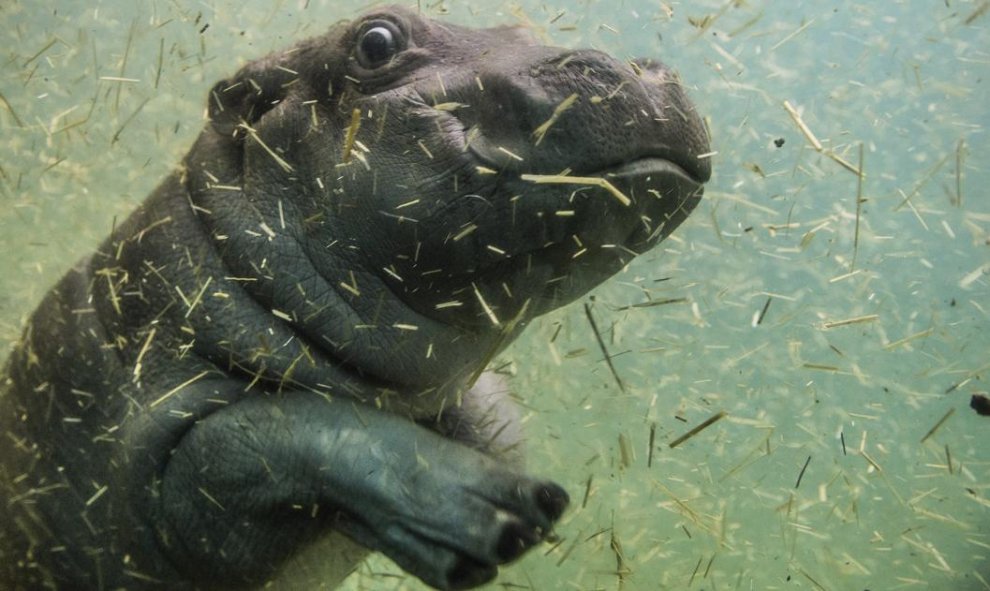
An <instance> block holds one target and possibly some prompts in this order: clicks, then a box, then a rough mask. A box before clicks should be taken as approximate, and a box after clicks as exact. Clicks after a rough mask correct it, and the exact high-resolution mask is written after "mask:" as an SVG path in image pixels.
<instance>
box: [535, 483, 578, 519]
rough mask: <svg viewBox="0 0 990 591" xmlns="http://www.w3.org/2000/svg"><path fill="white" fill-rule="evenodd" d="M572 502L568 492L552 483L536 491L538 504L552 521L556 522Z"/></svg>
mask: <svg viewBox="0 0 990 591" xmlns="http://www.w3.org/2000/svg"><path fill="white" fill-rule="evenodd" d="M570 502H571V498H570V497H569V496H568V495H567V491H565V490H564V489H562V488H561V487H559V486H557V485H556V484H553V483H552V482H551V483H548V484H543V485H541V486H540V488H539V489H538V490H537V491H536V503H537V504H538V505H539V506H540V509H542V510H543V513H544V514H546V516H547V517H548V518H549V519H550V521H556V520H557V518H559V517H560V516H561V515H562V514H563V513H564V509H566V508H567V504H568V503H570Z"/></svg>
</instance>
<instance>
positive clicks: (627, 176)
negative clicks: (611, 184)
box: [590, 156, 708, 192]
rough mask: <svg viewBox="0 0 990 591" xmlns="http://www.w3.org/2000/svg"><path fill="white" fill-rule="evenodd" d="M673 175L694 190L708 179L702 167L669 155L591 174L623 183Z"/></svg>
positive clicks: (640, 159) (630, 162)
mask: <svg viewBox="0 0 990 591" xmlns="http://www.w3.org/2000/svg"><path fill="white" fill-rule="evenodd" d="M667 175H671V176H673V177H676V178H677V179H678V180H679V181H680V182H681V183H685V184H686V187H685V188H689V189H690V190H691V191H692V192H693V191H697V190H698V189H700V188H701V186H702V185H703V184H704V183H705V181H707V180H708V178H707V175H706V174H705V171H704V169H703V168H702V167H700V166H698V165H691V164H689V163H688V162H687V159H681V158H677V159H672V158H670V157H669V156H643V157H641V158H637V159H635V160H632V161H625V162H622V163H620V164H616V165H613V166H609V167H606V168H604V169H602V170H600V171H598V172H596V173H592V174H591V175H590V176H593V177H601V178H604V179H605V180H612V179H619V180H622V181H625V182H624V183H623V184H632V183H635V182H636V181H637V180H642V181H645V182H650V181H651V180H653V178H654V177H657V178H659V177H663V176H667Z"/></svg>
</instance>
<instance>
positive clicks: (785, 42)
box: [0, 0, 990, 591]
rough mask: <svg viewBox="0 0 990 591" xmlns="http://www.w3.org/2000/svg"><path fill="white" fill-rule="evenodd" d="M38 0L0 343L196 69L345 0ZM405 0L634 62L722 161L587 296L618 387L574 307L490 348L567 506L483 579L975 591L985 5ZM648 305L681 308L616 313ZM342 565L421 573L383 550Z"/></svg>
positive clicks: (239, 57) (987, 207)
mask: <svg viewBox="0 0 990 591" xmlns="http://www.w3.org/2000/svg"><path fill="white" fill-rule="evenodd" d="M44 4H45V3H41V2H14V1H13V0H6V1H5V2H3V3H2V4H0V24H2V25H3V26H2V27H0V47H2V48H3V49H2V55H3V57H2V59H0V93H2V95H3V97H4V100H2V101H0V130H2V132H0V133H2V136H0V137H2V140H0V203H2V207H0V245H2V248H0V351H2V352H0V356H2V355H4V354H5V352H6V350H7V349H8V348H9V345H10V344H11V343H12V342H13V341H15V340H16V339H17V337H18V335H19V332H20V327H21V325H22V322H23V320H24V318H25V315H26V314H27V313H29V312H30V310H31V309H32V308H33V307H34V306H35V305H36V304H37V302H38V300H39V299H40V298H41V296H42V294H43V293H44V292H45V291H46V290H47V289H48V288H49V287H50V286H51V284H52V283H53V282H54V281H55V280H56V278H57V277H58V276H59V275H60V274H61V273H63V272H64V271H65V270H66V269H67V268H68V267H69V266H70V265H71V264H72V262H73V261H74V260H75V259H76V258H78V257H79V256H81V255H82V254H83V253H85V252H87V251H88V250H89V249H91V248H92V247H94V246H95V244H96V243H97V242H98V241H99V240H100V239H101V238H102V237H103V236H105V235H106V234H107V233H109V231H110V229H111V227H112V226H113V223H114V218H115V217H117V218H122V217H123V216H124V215H126V214H127V212H128V211H130V210H131V209H132V208H133V207H134V206H135V204H137V203H138V202H139V201H140V200H141V199H142V198H143V197H144V196H145V195H146V194H147V193H148V192H149V191H150V190H151V189H152V188H153V187H154V186H155V185H156V184H157V182H158V181H159V180H160V179H161V178H162V177H163V176H164V175H165V174H166V173H167V171H169V170H171V169H172V168H173V167H174V166H175V165H176V163H177V162H178V160H179V158H181V156H182V154H183V153H184V151H185V149H186V148H187V147H188V144H189V143H190V142H191V140H192V138H193V137H194V136H195V135H196V134H197V133H198V131H199V129H200V127H201V126H202V124H203V117H202V114H203V110H204V105H205V95H206V92H207V90H208V89H209V87H210V86H211V85H212V83H213V82H214V81H216V80H218V79H220V78H222V77H224V76H226V75H229V74H231V73H232V72H233V71H234V70H236V68H237V67H238V66H239V65H240V64H242V63H243V62H244V61H245V60H247V59H250V58H253V57H258V56H260V55H262V54H264V53H266V52H268V51H270V50H273V49H279V48H281V47H284V46H285V45H288V44H289V43H291V42H292V41H293V40H295V39H298V38H300V37H303V36H306V35H311V34H316V33H319V32H321V31H322V30H324V28H325V27H326V26H327V25H328V24H330V23H332V22H334V21H336V20H338V19H340V18H345V17H350V16H353V15H354V14H355V11H356V10H357V9H358V8H359V7H360V6H361V4H362V3H357V2H319V1H311V2H305V1H294V2H256V1H254V0H250V1H246V2H236V3H235V2H219V1H217V2H210V1H205V2H185V1H179V0H176V1H169V2H164V1H162V2H148V3H130V2H112V3H111V2H103V3H98V2H91V3H61V4H64V5H61V6H58V7H57V8H55V7H52V6H44ZM84 4H88V6H84ZM422 4H423V8H424V10H426V11H427V12H429V13H431V14H439V13H441V12H449V13H450V14H449V15H448V16H447V17H446V18H450V19H451V20H454V21H457V22H462V23H469V24H470V23H475V24H479V25H480V24H489V23H495V22H499V23H513V22H523V23H527V24H529V26H532V27H535V28H536V29H537V30H538V31H540V32H541V33H542V34H545V35H546V37H547V38H548V39H549V40H551V41H553V42H554V43H556V44H560V45H566V46H588V45H590V46H594V47H597V48H600V49H604V50H606V51H609V52H610V53H613V54H616V55H620V56H630V57H631V56H637V55H646V56H656V57H660V58H661V59H663V60H665V61H667V62H668V63H669V64H671V65H673V66H674V67H676V68H677V69H678V70H679V71H680V72H681V75H682V78H683V80H684V83H685V84H686V85H687V86H688V87H689V88H690V89H691V96H692V97H693V99H694V100H695V101H696V103H697V104H698V107H699V110H700V111H701V112H702V114H705V115H707V116H708V118H709V124H710V127H711V131H712V136H713V149H714V150H716V151H717V154H716V155H714V156H713V157H712V158H713V162H714V169H715V176H714V178H713V179H712V181H711V183H710V184H709V185H708V190H707V193H706V200H705V201H704V202H703V204H702V205H701V206H700V207H699V209H698V210H697V211H696V212H695V213H694V215H693V217H692V218H690V219H689V220H688V221H687V222H686V223H685V224H684V226H683V227H682V228H680V229H679V230H678V231H677V232H676V233H675V235H674V237H672V238H671V239H669V240H668V241H667V242H665V243H664V244H662V245H661V246H660V247H658V248H657V249H656V250H655V251H654V252H652V253H649V254H647V255H645V256H643V257H641V258H640V259H638V260H637V261H635V262H634V263H633V264H632V265H630V267H629V268H628V269H627V270H626V271H625V272H623V273H622V274H620V275H619V276H617V277H615V278H613V280H612V281H610V282H609V283H608V284H607V285H605V286H603V287H602V288H600V289H599V290H597V291H596V292H595V293H594V294H593V295H594V298H595V302H594V305H593V307H592V311H593V313H594V315H595V317H596V319H597V322H598V326H599V327H601V328H602V331H603V332H604V335H603V336H604V341H605V345H606V347H607V348H608V351H609V353H610V354H611V355H612V356H613V361H614V365H615V370H616V373H617V374H618V375H619V376H620V378H621V380H622V382H623V384H624V386H625V389H624V391H620V389H619V388H618V386H617V383H616V380H615V378H614V377H613V375H612V374H611V372H610V371H609V369H608V367H607V366H606V365H605V363H604V362H603V355H602V352H601V350H600V349H599V347H598V344H597V342H596V341H595V339H594V337H593V334H592V332H591V329H590V327H589V323H588V321H587V318H586V317H585V312H584V309H583V307H582V304H581V303H578V304H576V305H572V306H570V307H568V308H565V309H563V310H560V311H558V312H556V313H553V314H551V315H549V316H546V317H544V318H542V319H540V320H538V321H536V322H534V323H533V324H532V326H531V327H530V328H529V329H528V332H527V333H526V334H525V335H524V336H523V338H522V339H520V341H518V342H517V343H516V345H514V346H513V347H512V348H511V349H509V350H508V351H507V352H506V354H505V355H503V356H501V358H499V359H497V360H496V361H495V363H494V365H495V366H497V367H500V368H502V370H503V371H508V372H511V373H513V374H514V376H515V377H514V378H513V381H512V385H513V387H514V389H515V391H516V392H517V393H518V396H519V398H520V399H521V400H522V401H523V402H524V404H525V407H526V409H527V414H526V424H527V432H528V434H529V457H530V468H531V469H532V470H533V471H534V472H536V473H539V474H540V475H543V476H547V477H551V478H553V479H555V480H557V481H558V482H560V483H561V484H563V485H565V486H566V487H567V488H568V489H569V490H570V491H571V494H572V497H573V499H574V502H573V505H572V508H571V509H570V511H569V512H568V514H567V515H566V516H565V517H564V519H563V522H562V524H561V525H560V527H559V529H558V534H559V535H560V537H561V538H562V542H561V543H560V544H559V545H558V546H556V547H550V546H547V547H546V548H544V549H537V550H536V551H534V552H532V553H531V554H530V555H529V556H527V557H526V558H525V559H523V560H522V561H520V562H519V563H518V564H516V565H514V566H512V567H510V568H507V569H504V570H503V572H502V574H501V575H500V578H499V579H498V581H497V582H496V583H494V584H493V585H492V586H491V588H493V589H495V588H507V589H513V588H532V589H579V590H584V589H609V590H611V589H627V590H639V589H643V590H647V589H698V590H702V589H703V590H718V589H758V590H763V589H817V590H821V589H828V590H830V591H831V590H847V589H848V590H864V589H870V590H879V589H932V590H947V591H948V590H963V591H968V590H981V589H990V418H983V417H979V416H977V415H976V414H975V413H974V412H973V411H972V410H970V409H969V408H968V403H969V399H970V396H971V395H973V394H975V393H980V392H983V393H986V392H987V391H988V390H990V386H988V385H987V380H988V377H990V197H988V194H987V193H988V192H987V187H988V186H990V170H988V165H987V162H990V141H988V139H987V127H988V124H990V121H988V118H990V117H988V107H987V104H988V102H990V93H988V92H987V86H988V84H990V80H988V77H990V67H988V66H990V31H988V27H990V7H988V3H987V2H986V0H976V1H972V2H957V1H955V0H945V1H939V2H924V3H923V2H908V1H896V2H870V3H853V2H841V1H836V2H814V3H812V2H807V3H801V2H796V3H783V2H769V1H767V2H758V1H750V2H742V1H738V2H725V1H710V0H705V1H700V2H691V3H661V2H654V1H650V2H646V1H636V2H632V1H626V2H623V1H618V0H615V1H612V2H593V1H570V2H564V1H552V2H548V3H534V2H525V3H521V4H519V5H516V4H511V5H510V4H509V3H504V4H502V3H496V2H491V3H487V2H486V3H482V2H476V3H475V4H476V6H467V5H465V3H454V2H448V3H439V4H438V3H436V2H426V1H424V2H423V3H422ZM515 7H518V8H515ZM668 7H672V15H671V14H668V12H667V11H666V10H665V8H668ZM784 101H788V102H789V104H791V105H793V106H794V108H795V109H796V110H797V111H798V112H799V113H800V117H801V119H802V120H803V121H804V122H805V124H806V125H807V127H808V128H809V129H810V130H811V132H812V133H813V134H814V135H815V136H816V137H817V139H818V140H819V141H820V144H821V150H820V151H816V149H814V148H813V147H812V145H811V142H810V141H809V139H807V138H806V137H805V136H804V135H803V134H802V132H801V131H800V130H799V128H798V125H797V124H796V122H795V120H794V119H793V118H792V117H791V116H790V115H789V114H788V111H787V110H786V109H785V107H784ZM778 139H783V140H784V143H783V145H782V146H780V147H777V146H776V145H775V143H774V140H778ZM860 146H862V165H863V170H864V172H865V176H864V178H863V182H862V187H861V193H860V192H859V191H860V188H859V187H858V177H857V175H856V174H854V173H853V172H851V171H850V170H848V168H847V167H845V166H844V165H843V164H841V163H840V162H839V160H842V161H844V162H846V163H847V165H848V166H851V167H853V168H858V167H859V165H860ZM857 195H859V196H860V198H861V201H860V203H859V207H857ZM857 210H858V213H857ZM857 227H858V232H857ZM648 298H651V299H653V300H658V299H664V298H670V299H675V300H677V301H676V302H674V303H670V304H667V305H663V306H655V307H639V308H625V309H623V308H624V307H627V306H629V305H631V304H635V303H640V302H644V301H646V300H647V299H648ZM768 298H769V301H770V304H769V307H767V308H766V312H765V315H763V317H762V322H760V323H758V324H757V322H756V320H757V319H758V318H759V316H760V314H761V311H762V310H763V309H764V307H765V306H766V303H767V301H768ZM585 301H587V300H585ZM847 320H856V322H853V323H849V324H842V321H847ZM835 323H839V326H835V325H834V324H835ZM719 412H725V413H727V415H726V417H725V418H723V419H722V420H720V421H718V422H716V423H715V424H713V425H712V426H710V427H709V428H707V429H705V430H703V431H702V432H701V433H699V434H698V435H696V436H695V437H693V438H691V439H689V440H687V441H685V442H684V443H683V444H681V445H679V446H677V447H676V448H673V449H672V448H670V446H669V443H670V442H672V441H674V440H675V439H676V438H677V437H679V436H681V435H682V434H684V433H686V432H687V431H689V430H690V429H691V428H692V427H694V426H695V425H698V424H699V423H701V422H702V421H704V420H705V419H707V418H709V417H711V416H713V415H715V414H716V413H719ZM947 413H952V414H951V415H949V416H948V418H947V419H946V420H945V421H944V423H942V425H941V426H940V428H938V429H937V430H936V432H935V433H934V434H932V435H931V436H929V437H927V439H925V436H926V433H927V432H928V431H929V430H930V429H931V428H932V427H933V426H934V425H935V424H936V423H937V422H938V421H939V419H941V418H942V417H944V416H946V415H947ZM652 426H655V427H654V434H655V446H654V451H653V453H652V465H648V459H649V455H650V453H649V451H648V449H649V440H650V432H651V427H652ZM620 439H621V440H622V441H623V442H624V445H623V444H620ZM923 439H925V440H924V441H922V440H923ZM623 446H625V447H626V453H625V454H623V449H622V448H623ZM799 480H800V482H798V481H799ZM589 482H590V487H589V486H588V483H589ZM617 556H621V558H617ZM348 585H349V588H351V589H419V588H421V586H420V585H419V584H418V583H416V582H415V581H414V580H412V579H410V578H407V577H405V576H404V575H402V574H401V572H400V571H397V570H396V569H395V568H394V567H392V566H391V565H390V564H389V563H388V561H386V560H384V559H376V560H372V561H371V562H369V563H368V564H367V565H366V566H365V567H362V570H361V572H360V573H359V574H358V575H356V576H355V577H353V578H352V579H351V580H350V581H349V583H348Z"/></svg>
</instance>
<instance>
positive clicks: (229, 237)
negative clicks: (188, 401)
mask: <svg viewBox="0 0 990 591" xmlns="http://www.w3.org/2000/svg"><path fill="white" fill-rule="evenodd" d="M294 189H295V190H297V191H298V187H295V188H294ZM187 190H189V191H190V194H192V195H193V200H192V201H191V202H192V203H193V209H194V210H195V211H196V212H197V218H198V219H199V221H200V223H201V224H202V226H203V228H204V230H205V233H206V234H207V235H208V236H209V237H210V239H211V240H212V241H213V242H214V245H215V252H216V254H217V255H218V257H219V259H220V264H221V266H222V267H223V268H224V269H227V270H228V272H229V275H228V276H227V281H228V282H232V283H235V284H236V289H237V290H238V291H239V292H241V293H243V294H245V295H246V296H247V297H248V298H249V299H250V301H251V303H252V305H256V306H260V308H261V309H263V310H264V311H265V312H267V313H266V314H263V315H262V317H263V318H264V320H263V321H262V322H264V323H265V326H261V325H259V326H257V327H255V329H254V330H252V329H250V328H249V329H248V330H241V331H240V332H239V333H238V334H237V335H235V336H234V337H233V340H232V341H231V340H229V339H228V341H227V342H226V343H225V347H229V348H230V349H234V350H245V351H246V350H251V349H256V348H257V346H258V345H257V342H256V340H257V338H258V334H260V333H262V332H264V331H267V332H268V333H270V334H271V333H272V331H273V330H274V331H276V333H277V334H281V335H285V334H289V335H291V336H290V339H289V340H291V341H293V342H292V343H288V342H286V340H285V339H284V338H283V339H282V342H283V343H285V345H284V346H286V347H290V348H291V349H292V352H290V353H289V354H281V355H277V356H270V355H268V356H265V358H264V359H263V360H262V359H260V358H257V356H250V355H242V356H241V359H242V361H241V363H247V364H248V367H246V368H245V369H246V370H247V371H249V372H260V371H264V372H265V373H267V374H269V375H270V376H271V378H270V379H281V377H283V376H285V375H286V374H288V373H291V378H292V381H293V382H295V383H297V384H300V385H302V386H303V387H308V388H316V389H325V388H326V386H329V385H331V384H327V383H326V381H327V380H328V379H329V378H330V377H333V376H327V375H326V373H327V372H326V371H324V370H321V369H320V366H323V365H324V364H323V363H320V362H318V360H317V359H316V358H320V359H325V360H327V363H329V364H330V365H331V366H332V367H333V368H334V370H335V373H336V372H337V371H341V370H343V371H344V372H345V373H346V374H347V375H348V376H349V377H351V378H357V379H356V380H355V381H356V382H358V383H360V384H362V385H364V386H368V385H371V386H372V388H371V389H370V391H369V389H367V388H362V389H361V390H362V392H361V396H362V397H365V398H366V397H368V396H369V395H371V396H373V397H374V398H375V400H374V403H375V404H376V405H380V406H385V407H389V408H393V409H395V410H397V411H400V412H401V411H405V412H408V413H411V414H414V415H417V416H423V415H427V414H433V413H436V412H438V410H439V409H440V408H442V407H443V406H445V405H450V404H452V403H453V401H454V400H456V399H457V395H458V393H459V392H461V391H462V390H463V389H464V388H465V387H466V385H467V382H468V381H469V380H470V379H471V377H472V376H474V375H475V374H476V372H477V369H478V365H479V363H484V362H485V359H486V357H487V355H488V354H489V353H490V352H492V351H493V350H494V349H495V348H496V347H498V346H500V345H501V346H504V345H506V344H508V342H509V341H510V340H511V338H506V337H504V336H503V335H501V334H500V333H499V332H498V331H496V330H487V331H472V330H468V329H464V328H458V327H453V326H451V325H448V324H444V323H441V322H438V321H436V320H433V319H431V318H429V317H427V316H424V315H422V314H419V313H417V312H416V311H414V310H413V309H412V308H410V307H408V306H407V305H405V304H404V303H403V301H402V300H401V299H400V298H399V297H397V295H396V294H395V293H394V292H393V291H392V289H391V288H390V287H389V285H388V284H387V283H386V282H385V281H384V280H383V279H382V277H381V276H380V275H379V274H378V273H376V272H374V271H373V270H370V269H366V268H364V267H363V266H361V262H360V258H361V257H360V256H359V253H353V252H352V251H350V250H349V249H348V248H347V246H346V245H345V244H344V243H343V242H341V241H337V240H335V239H333V238H331V237H330V236H323V235H322V234H323V233H324V232H330V230H329V229H327V228H323V229H319V228H318V229H316V230H314V229H313V227H312V223H311V222H310V223H307V221H306V219H305V217H306V216H305V215H304V214H303V213H301V212H299V211H298V210H297V209H296V208H295V207H294V206H293V200H291V199H289V198H286V199H285V200H281V201H280V200H278V199H272V198H271V196H265V198H263V199H262V198H258V199H254V198H252V196H251V195H250V194H249V193H248V192H241V191H238V190H236V188H235V187H227V188H225V189H219V190H218V189H211V190H202V189H200V190H195V189H193V188H191V187H187ZM245 212H249V213H248V214H247V216H248V217H245V215H246V214H245ZM234 313H235V314H237V313H239V312H236V311H235V312H234ZM248 322H252V321H251V320H248ZM514 334H515V331H513V334H512V335H509V337H511V336H514ZM272 340H273V341H274V340H275V338H274V337H273V339H272ZM273 344H275V343H273ZM278 344H279V345H281V344H282V343H278ZM252 357H256V359H254V360H253V361H252ZM261 363H263V364H264V367H263V368H261V367H259V366H258V365H259V364H261Z"/></svg>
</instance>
